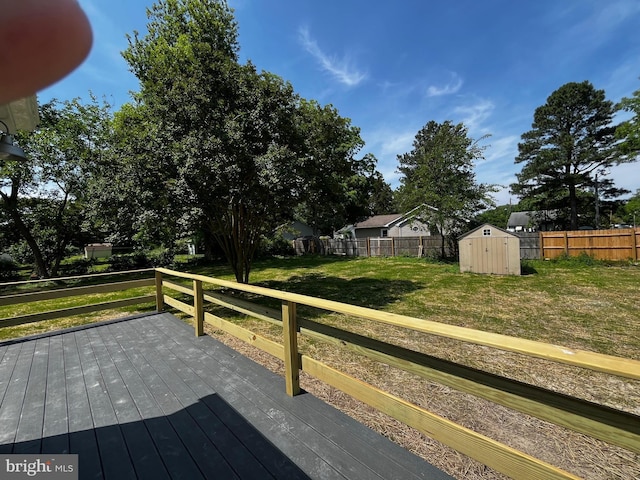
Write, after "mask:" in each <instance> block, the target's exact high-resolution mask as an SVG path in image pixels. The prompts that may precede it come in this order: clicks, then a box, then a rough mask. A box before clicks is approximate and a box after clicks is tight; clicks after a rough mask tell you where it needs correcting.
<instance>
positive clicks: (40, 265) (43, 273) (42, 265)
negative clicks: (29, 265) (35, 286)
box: [9, 208, 49, 278]
mask: <svg viewBox="0 0 640 480" xmlns="http://www.w3.org/2000/svg"><path fill="white" fill-rule="evenodd" d="M9 214H10V215H11V218H12V219H13V221H14V223H15V224H16V228H17V229H18V233H19V234H20V235H21V236H22V238H24V240H25V241H26V242H27V245H29V248H30V249H31V253H33V260H34V262H35V264H36V274H37V275H38V276H39V277H40V278H49V271H48V269H47V264H46V262H45V261H44V258H43V256H42V252H41V251H40V246H39V245H38V243H37V242H36V240H35V238H33V235H31V232H30V231H29V228H27V226H26V225H25V224H24V222H23V221H22V218H21V217H20V213H19V212H18V210H17V209H14V208H9Z"/></svg>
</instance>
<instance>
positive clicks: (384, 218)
mask: <svg viewBox="0 0 640 480" xmlns="http://www.w3.org/2000/svg"><path fill="white" fill-rule="evenodd" d="M425 207H426V208H427V209H430V210H434V211H437V210H438V209H437V208H435V207H432V206H431V205H427V204H422V205H418V206H417V207H415V208H413V209H411V210H409V211H408V212H407V213H391V214H389V215H374V216H373V217H369V218H367V219H366V220H363V221H362V222H358V223H356V224H355V225H354V228H378V227H389V226H391V225H392V224H393V223H396V222H398V221H399V220H402V219H404V218H411V214H412V213H413V212H415V211H416V210H419V209H423V208H425Z"/></svg>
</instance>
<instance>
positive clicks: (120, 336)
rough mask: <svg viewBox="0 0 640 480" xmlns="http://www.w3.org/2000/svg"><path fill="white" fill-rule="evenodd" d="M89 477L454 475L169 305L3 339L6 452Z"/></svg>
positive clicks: (0, 408)
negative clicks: (63, 460) (68, 458)
mask: <svg viewBox="0 0 640 480" xmlns="http://www.w3.org/2000/svg"><path fill="white" fill-rule="evenodd" d="M10 453H14V454H30V453H34V454H38V453H45V454H60V453H76V454H78V458H79V462H80V468H79V472H80V478H83V479H84V478H107V479H117V480H121V479H127V478H149V479H154V480H155V479H162V478H184V479H189V480H191V479H198V478H206V479H231V478H244V479H249V478H251V479H254V478H255V479H266V478H277V479H294V478H313V479H334V478H336V479H343V478H348V479H394V478H395V479H402V480H405V479H416V478H421V479H425V478H428V479H441V478H442V479H444V478H449V477H448V476H447V475H445V474H444V473H442V472H441V471H440V470H437V469H436V468H434V467H433V466H431V465H430V464H428V463H427V462H425V461H423V460H422V459H420V458H419V457H417V456H415V455H413V454H411V453H409V452H407V451H406V450H404V449H402V448H401V447H399V446H397V445H395V444H394V443H392V442H390V441H388V440H387V439H385V438H384V437H382V436H381V435H378V434H377V433H375V432H373V431H372V430H370V429H368V428H367V427H365V426H363V425H361V424H359V423H358V422H356V421H354V420H353V419H351V418H350V417H348V416H346V415H344V414H342V413H341V412H339V411H338V410H336V409H334V408H333V407H331V406H329V405H327V404H325V403H324V402H322V401H320V400H318V399H317V398H316V397H314V396H312V395H311V394H308V393H303V394H302V395H299V396H296V397H294V398H290V397H288V396H287V395H286V394H285V389H284V380H283V379H282V378H280V377H278V376H277V375H275V374H273V373H272V372H270V371H268V370H266V369H265V368H263V367H262V366H260V365H258V364H256V363H255V362H253V361H251V360H250V359H248V358H246V357H243V356H242V355H240V354H238V353H237V352H235V351H234V350H232V349H229V348H228V347H227V346H225V345H223V344H221V343H220V342H218V341H216V340H215V339H213V338H211V337H208V336H204V337H200V338H196V337H195V336H194V332H193V329H192V328H190V327H189V326H188V325H186V324H185V323H183V322H182V321H180V320H179V319H177V318H176V317H174V316H173V315H171V314H168V313H164V314H154V315H147V316H140V317H135V318H130V319H127V320H125V321H115V322H108V323H102V324H99V325H95V326H91V327H88V328H79V329H73V330H69V331H65V332H62V333H57V334H48V335H41V336H38V337H32V338H28V339H22V340H19V341H13V342H4V343H0V454H10Z"/></svg>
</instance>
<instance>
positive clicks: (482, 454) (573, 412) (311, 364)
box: [156, 268, 640, 478]
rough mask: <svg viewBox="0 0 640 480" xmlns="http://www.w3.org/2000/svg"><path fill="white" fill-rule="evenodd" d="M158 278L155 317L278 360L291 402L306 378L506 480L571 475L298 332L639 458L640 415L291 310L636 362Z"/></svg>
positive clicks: (233, 286)
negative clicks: (357, 370)
mask: <svg viewBox="0 0 640 480" xmlns="http://www.w3.org/2000/svg"><path fill="white" fill-rule="evenodd" d="M166 276H170V277H174V278H181V279H183V280H189V281H191V282H192V283H191V285H189V286H185V285H184V284H180V283H175V282H172V281H169V280H166V278H165V277H166ZM156 281H157V283H156V294H157V298H158V302H159V303H158V307H157V308H158V310H161V309H162V308H163V304H166V305H169V306H171V307H173V308H175V309H177V310H179V311H182V312H184V313H186V314H187V315H189V316H191V317H194V324H195V332H196V335H202V334H203V333H204V324H205V323H206V324H210V325H211V326H213V327H214V328H216V329H219V330H222V331H225V332H227V333H229V334H231V335H233V336H235V337H237V338H239V339H241V340H243V341H245V342H247V343H249V344H251V345H253V346H255V347H258V348H260V349H262V350H263V351H265V352H268V353H270V354H271V355H273V356H275V357H277V358H279V359H281V360H283V361H284V363H285V384H286V390H287V393H288V394H289V395H295V394H297V393H298V392H299V391H300V385H299V373H300V372H301V371H302V372H306V373H308V374H310V375H312V376H314V377H316V378H318V379H320V380H322V381H324V382H325V383H327V384H329V385H332V386H333V387H336V388H338V389H340V390H342V391H343V392H345V393H347V394H349V395H351V396H352V397H354V398H356V399H358V400H360V401H362V402H364V403H367V404H368V405H371V406H373V407H374V408H377V409H379V410H380V411H382V412H384V413H386V414H388V415H390V416H392V417H394V418H395V419H397V420H399V421H401V422H404V423H405V424H407V425H409V426H411V427H413V428H415V429H417V430H418V431H420V432H422V433H424V434H426V435H428V436H430V437H431V438H434V439H435V440H438V441H440V442H442V443H444V444H446V445H449V446H450V447H452V448H454V449H456V450H458V451H459V452H461V453H464V454H466V455H468V456H470V457H472V458H474V459H476V460H478V461H480V462H482V463H484V464H485V465H487V466H489V467H491V468H493V469H495V470H497V471H499V472H502V473H504V474H506V475H509V476H511V477H513V478H577V477H575V476H574V475H572V474H571V473H569V472H566V471H564V470H562V469H560V468H557V467H555V466H553V465H550V464H548V463H546V462H544V461H542V460H539V459H536V458H534V457H532V456H530V455H528V454H526V453H523V452H520V451H518V450H516V449H513V448H511V447H509V446H507V445H504V444H502V443H500V442H497V441H495V440H493V439H491V438H488V437H486V436H484V435H481V434H479V433H477V432H474V431H472V430H470V429H467V428H465V427H463V426H461V425H458V424H456V423H454V422H452V421H450V420H447V419H444V418H442V417H440V416H438V415H435V414H433V413H432V412H429V411H428V410H425V409H423V408H421V407H419V406H417V405H414V404H412V403H410V402H407V401H405V400H403V399H401V398H399V397H397V396H395V395H393V394H391V393H389V392H385V391H383V390H380V389H378V388H376V387H374V386H372V385H370V384H367V383H365V382H362V381H360V380H358V379H356V378H354V377H352V376H350V375H348V374H346V373H344V372H341V371H339V370H337V369H335V368H332V367H330V366H328V365H326V364H324V363H323V362H321V361H320V360H318V359H314V358H312V357H311V356H309V355H307V354H305V353H301V352H299V351H298V346H297V344H298V334H300V335H301V336H303V337H309V338H313V339H315V340H320V341H324V342H327V343H330V344H332V345H335V346H337V347H340V348H347V349H349V350H351V351H354V352H356V353H358V354H360V355H363V356H365V357H368V358H370V359H373V360H376V361H379V362H383V363H385V364H387V365H390V366H393V367H396V368H400V369H403V370H405V371H408V372H411V373H413V374H416V375H418V376H420V377H422V378H425V379H428V380H430V381H433V382H437V383H439V384H442V385H446V386H448V387H451V388H454V389H456V390H458V391H461V392H464V393H468V394H472V395H475V396H477V397H480V398H483V399H486V400H490V401H492V402H494V403H497V404H500V405H503V406H506V407H508V408H511V409H514V410H517V411H519V412H522V413H526V414H528V415H532V416H535V417H537V418H540V419H542V420H545V421H548V422H551V423H554V424H556V425H560V426H562V427H566V428H569V429H572V430H574V431H577V432H580V433H583V434H586V435H589V436H591V437H594V438H597V439H600V440H602V441H605V442H608V443H610V444H613V445H617V446H619V447H623V448H625V449H627V450H629V451H631V452H634V453H640V417H638V416H637V415H634V414H632V413H628V412H625V411H622V410H617V409H614V408H611V407H607V406H604V405H599V404H596V403H592V402H588V401H586V400H582V399H579V398H575V397H571V396H569V395H565V394H561V393H557V392H554V391H551V390H548V389H545V388H541V387H536V386H533V385H529V384H526V383H523V382H519V381H516V380H513V379H509V378H506V377H502V376H499V375H495V374H492V373H488V372H485V371H482V370H479V369H475V368H471V367H467V366H464V365H460V364H456V363H454V362H450V361H447V360H443V359H440V358H437V357H434V356H431V355H427V354H424V353H420V352H416V351H413V350H409V349H406V348H404V347H400V346H397V345H393V344H390V343H386V342H383V341H380V340H376V339H372V338H369V337H364V336H361V335H358V334H355V333H352V332H348V331H345V330H342V329H339V328H336V327H332V326H329V325H325V324H322V323H318V322H314V321H312V320H309V319H305V318H298V315H297V306H298V305H304V306H308V307H314V308H318V309H322V310H326V311H329V312H335V313H341V314H345V315H353V316H356V317H359V318H363V319H367V320H370V321H375V322H382V323H384V324H388V325H394V326H396V327H402V328H406V329H410V330H414V331H417V332H423V333H429V334H434V335H439V336H443V337H447V338H451V339H455V340H460V341H463V342H468V343H474V344H478V345H485V346H490V347H493V348H497V349H501V350H505V351H511V352H517V353H519V354H523V355H528V356H531V357H537V358H543V359H546V360H552V361H555V362H558V363H562V364H567V365H573V366H578V367H581V368H586V369H589V370H593V371H598V372H605V373H607V374H611V375H616V376H620V377H624V378H630V379H640V361H637V360H633V359H626V358H620V357H614V356H610V355H603V354H598V353H594V352H588V351H583V350H576V349H572V348H567V347H563V346H558V345H549V344H545V343H542V342H536V341H532V340H524V339H520V338H516V337H510V336H507V335H500V334H494V333H488V332H483V331H479V330H474V329H470V328H465V327H457V326H452V325H446V324H442V323H438V322H433V321H428V320H422V319H417V318H413V317H406V316H402V315H397V314H393V313H388V312H382V311H378V310H373V309H369V308H365V307H358V306H354V305H348V304H343V303H340V302H335V301H331V300H324V299H320V298H315V297H310V296H306V295H300V294H296V293H290V292H284V291H279V290H272V289H268V288H264V287H260V286H255V285H247V284H240V283H236V282H232V281H228V280H222V279H218V278H212V277H207V276H203V275H194V274H189V273H183V272H177V271H173V270H169V269H164V268H159V269H156ZM205 284H206V285H213V286H217V287H222V288H223V289H230V290H234V291H237V292H245V293H250V294H254V295H259V296H263V297H267V298H271V299H276V300H279V301H280V302H281V310H275V309H272V308H268V307H264V306H262V305H258V304H256V303H254V302H249V301H247V300H244V299H237V298H234V297H233V296H230V295H225V294H223V293H219V292H213V291H206V292H205V291H204V289H203V285H205ZM165 288H166V289H168V290H174V291H177V292H180V293H182V294H186V295H189V296H191V297H193V303H192V304H189V303H185V302H184V301H182V300H178V299H176V298H173V297H172V296H170V295H168V294H165V293H164V289H165ZM205 302H210V303H213V304H216V305H218V306H222V307H224V308H228V309H230V310H233V311H235V312H238V313H242V314H245V315H248V316H251V317H253V318H256V319H260V320H264V321H268V322H270V323H275V324H278V325H280V326H281V328H282V332H283V336H282V343H278V342H275V341H273V340H271V339H268V338H266V337H264V336H262V335H259V334H257V333H255V332H253V331H251V330H248V329H246V328H244V327H241V326H239V325H237V324H236V323H233V322H231V321H229V320H225V319H224V318H222V317H220V316H217V315H214V314H212V313H209V312H206V311H204V303H205Z"/></svg>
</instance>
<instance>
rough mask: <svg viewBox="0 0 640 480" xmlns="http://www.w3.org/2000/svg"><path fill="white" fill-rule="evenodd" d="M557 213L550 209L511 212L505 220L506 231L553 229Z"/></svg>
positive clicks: (543, 230)
mask: <svg viewBox="0 0 640 480" xmlns="http://www.w3.org/2000/svg"><path fill="white" fill-rule="evenodd" d="M556 218H557V215H556V213H555V211H552V210H542V211H539V212H538V211H535V210H529V211H525V212H512V213H511V215H509V220H508V221H507V231H508V232H538V231H542V232H545V231H550V230H555V229H556V228H555V223H556V222H555V220H556Z"/></svg>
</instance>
